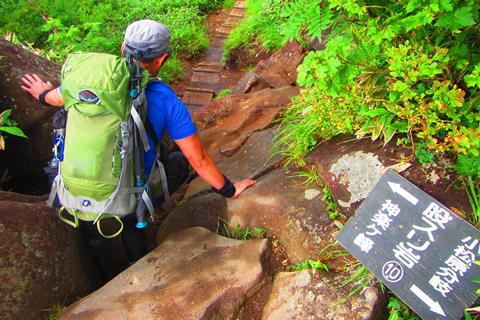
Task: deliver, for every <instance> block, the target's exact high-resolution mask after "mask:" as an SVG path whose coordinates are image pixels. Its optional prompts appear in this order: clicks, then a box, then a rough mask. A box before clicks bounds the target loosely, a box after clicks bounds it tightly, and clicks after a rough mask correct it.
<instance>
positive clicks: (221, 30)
mask: <svg viewBox="0 0 480 320" xmlns="http://www.w3.org/2000/svg"><path fill="white" fill-rule="evenodd" d="M232 30H233V28H230V27H225V26H224V27H219V28H217V29H216V30H215V31H216V32H217V33H223V34H227V35H228V34H230V32H232Z"/></svg>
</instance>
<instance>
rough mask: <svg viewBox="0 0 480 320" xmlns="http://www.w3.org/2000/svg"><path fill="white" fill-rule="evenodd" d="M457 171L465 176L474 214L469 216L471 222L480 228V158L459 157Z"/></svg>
mask: <svg viewBox="0 0 480 320" xmlns="http://www.w3.org/2000/svg"><path fill="white" fill-rule="evenodd" d="M455 171H456V172H457V173H458V174H459V175H461V176H463V186H464V188H465V191H466V193H467V196H468V201H469V202H470V207H471V208H472V212H471V213H469V214H467V215H466V216H467V218H468V219H469V221H470V222H471V223H472V224H473V225H475V226H476V227H477V228H480V183H479V178H480V156H477V157H476V156H465V155H459V156H458V159H457V163H456V164H455Z"/></svg>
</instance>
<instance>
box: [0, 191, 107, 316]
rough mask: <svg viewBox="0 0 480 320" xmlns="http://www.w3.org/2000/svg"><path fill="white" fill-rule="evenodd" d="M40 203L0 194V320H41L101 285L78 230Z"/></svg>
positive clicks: (20, 196) (34, 200) (36, 200)
mask: <svg viewBox="0 0 480 320" xmlns="http://www.w3.org/2000/svg"><path fill="white" fill-rule="evenodd" d="M45 200H46V199H45V198H44V197H41V198H40V197H32V196H23V195H19V194H14V193H5V192H2V193H0V243H2V245H1V246H0V296H1V297H2V304H1V305H0V313H1V314H2V319H19V320H20V319H22V320H23V319H45V318H46V314H45V312H46V311H45V310H48V309H49V308H51V307H52V306H55V305H63V304H65V303H70V302H72V301H75V300H76V299H78V298H79V297H82V296H84V295H85V294H88V293H90V292H91V291H93V290H94V289H95V288H96V287H97V286H98V284H99V278H98V273H97V270H96V268H95V266H94V264H93V263H92V260H91V259H90V255H89V253H88V251H87V248H86V244H85V243H84V241H82V237H81V235H80V233H79V231H78V230H74V229H72V228H71V227H70V226H67V225H66V224H65V223H63V222H61V221H60V220H59V219H58V217H57V214H56V210H55V209H49V208H46V207H45Z"/></svg>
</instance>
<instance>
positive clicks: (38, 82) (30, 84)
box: [20, 74, 64, 108]
mask: <svg viewBox="0 0 480 320" xmlns="http://www.w3.org/2000/svg"><path fill="white" fill-rule="evenodd" d="M22 81H23V83H24V85H21V86H20V87H21V88H22V89H23V90H25V91H27V92H28V93H30V94H31V95H32V96H33V97H34V98H35V99H37V100H39V96H40V94H41V93H42V92H44V91H45V90H51V91H50V92H48V93H47V94H46V95H45V102H47V103H48V104H50V105H52V106H54V107H59V108H61V107H63V104H64V103H63V97H62V93H61V92H60V88H59V87H57V88H53V85H52V84H51V83H50V81H47V82H45V81H43V80H42V79H41V78H40V77H39V76H38V75H36V74H32V75H30V74H25V75H24V76H23V78H22Z"/></svg>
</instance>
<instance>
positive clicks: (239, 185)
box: [233, 179, 257, 198]
mask: <svg viewBox="0 0 480 320" xmlns="http://www.w3.org/2000/svg"><path fill="white" fill-rule="evenodd" d="M255 183H257V181H255V180H250V179H247V180H243V181H239V182H236V183H234V184H233V185H234V186H235V194H234V195H233V198H237V197H238V196H239V195H240V193H242V192H243V191H245V189H247V188H249V187H251V186H253V185H254V184H255Z"/></svg>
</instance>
